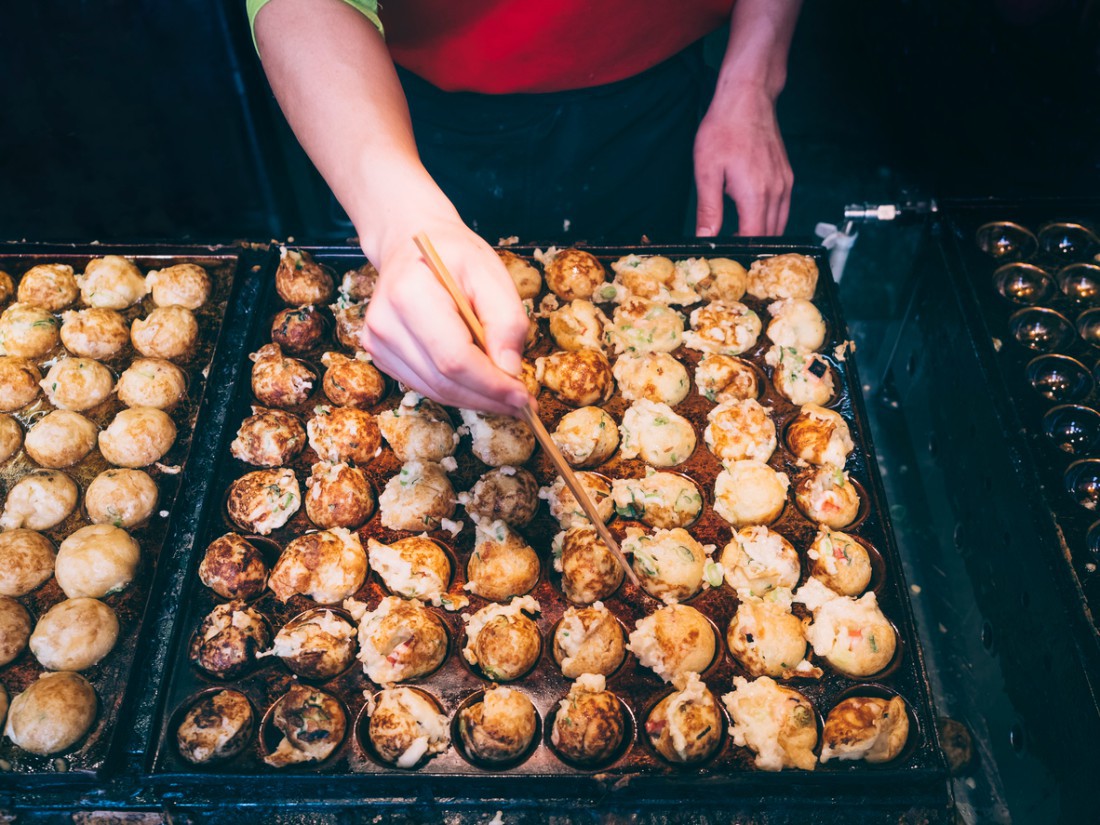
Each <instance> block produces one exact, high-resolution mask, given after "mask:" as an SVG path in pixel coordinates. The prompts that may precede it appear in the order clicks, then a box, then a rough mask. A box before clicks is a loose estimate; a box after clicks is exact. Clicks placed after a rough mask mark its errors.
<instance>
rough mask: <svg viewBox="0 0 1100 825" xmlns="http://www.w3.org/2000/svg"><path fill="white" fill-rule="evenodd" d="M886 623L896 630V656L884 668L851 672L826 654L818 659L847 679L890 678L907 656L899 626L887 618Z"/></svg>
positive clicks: (826, 667)
mask: <svg viewBox="0 0 1100 825" xmlns="http://www.w3.org/2000/svg"><path fill="white" fill-rule="evenodd" d="M886 623H887V624H888V625H890V627H891V628H892V629H893V631H894V656H893V658H891V659H890V661H889V662H888V663H887V664H886V667H884V668H883V669H882V670H878V671H875V672H874V673H850V672H848V671H846V670H844V669H843V668H840V667H837V666H836V665H835V664H833V663H832V662H830V661H829V660H828V659H826V658H825V657H824V656H821V657H818V659H819V660H820V662H821V664H822V665H823V666H824V667H823V669H827V670H831V671H833V673H839V674H840V675H841V676H843V677H844V678H846V679H857V680H858V679H874V680H882V679H889V678H890V677H891V676H893V675H894V674H895V673H896V672H897V670H898V668H900V667H901V660H902V659H903V658H905V639H904V638H903V637H902V635H901V631H899V630H898V626H897V625H896V624H894V622H893V621H891V620H890V619H889V618H887V619H886Z"/></svg>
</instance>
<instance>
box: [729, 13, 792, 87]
mask: <svg viewBox="0 0 1100 825" xmlns="http://www.w3.org/2000/svg"><path fill="white" fill-rule="evenodd" d="M801 8H802V0H738V2H737V3H735V4H734V7H733V12H732V14H731V15H730V36H729V43H728V44H727V46H726V54H725V56H724V57H723V59H722V67H721V69H720V70H719V73H718V85H717V87H716V89H715V97H721V96H724V95H726V94H735V93H737V92H738V91H739V90H743V89H745V88H746V87H747V86H752V87H756V88H758V89H759V90H760V91H762V92H763V93H764V94H766V95H767V96H768V97H769V98H771V100H773V101H774V100H775V99H776V98H778V97H779V93H780V92H781V91H783V86H784V84H785V83H786V81H787V56H788V54H789V52H790V48H791V38H792V37H793V36H794V28H795V24H796V23H797V22H798V13H799V11H800V10H801Z"/></svg>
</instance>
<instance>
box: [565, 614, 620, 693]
mask: <svg viewBox="0 0 1100 825" xmlns="http://www.w3.org/2000/svg"><path fill="white" fill-rule="evenodd" d="M591 606H592V605H585V607H583V608H578V612H579V611H580V610H583V609H585V608H588V607H591ZM608 612H609V613H610V611H608ZM611 618H612V619H614V620H615V624H616V625H618V627H619V633H621V634H622V639H623V658H622V659H620V660H619V663H618V664H617V665H615V667H614V668H613V669H612V670H610V671H609V672H608V673H604V674H602V675H603V676H604V678H606V679H610V678H611V677H612V676H614V675H615V674H616V673H618V672H619V671H620V670H622V668H623V665H624V664H625V663H626V660H627V658H628V657H629V655H630V652H629V651H628V650H627V649H626V643H627V641H629V634H628V633H627V630H626V627H625V626H624V625H623V623H622V620H621V619H619V617H618V616H616V615H615V614H614V613H611ZM562 619H564V616H563V617H562ZM562 619H558V620H557V621H556V622H554V626H553V627H552V628H551V629H550V634H549V635H548V636H547V645H548V647H549V650H550V656H551V658H553V660H554V664H556V665H557V666H558V669H559V670H560V669H561V662H559V661H558V657H557V653H556V652H555V649H554V639H555V638H556V637H557V635H558V628H560V627H561V623H562Z"/></svg>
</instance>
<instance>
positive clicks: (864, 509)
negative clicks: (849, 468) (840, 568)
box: [790, 467, 871, 532]
mask: <svg viewBox="0 0 1100 825" xmlns="http://www.w3.org/2000/svg"><path fill="white" fill-rule="evenodd" d="M818 469H820V468H816V467H815V468H814V470H815V471H816V470H818ZM798 481H799V480H798V479H796V480H794V481H792V482H791V488H790V494H791V496H793V498H794V506H795V509H797V510H798V512H799V513H801V514H802V516H803V517H805V518H806V519H808V520H809V521H810V522H811V523H812V524H821V523H823V522H822V521H821V519H819V518H817V517H815V516H813V515H811V514H810V513H808V512H806V509H805V508H803V506H802V503H801V502H800V501H799V500H798ZM847 483H848V484H851V485H852V487H853V488H855V491H856V497H857V498H858V499H859V508H858V509H857V510H856V516H855V518H854V519H852V520H851V521H850V522H848V523H847V524H845V525H843V526H840V527H831V529H833V530H842V531H844V532H851V531H852V530H854V529H856V528H857V527H858V526H859V525H861V524H862V523H863V522H864V521H866V520H867V516H869V515H870V513H871V503H870V501H868V498H867V490H866V489H864V487H863V485H862V484H860V483H859V482H858V481H856V480H855V479H854V478H852V477H851V476H850V475H849V476H848V480H847Z"/></svg>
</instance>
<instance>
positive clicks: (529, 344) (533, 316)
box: [520, 298, 539, 353]
mask: <svg viewBox="0 0 1100 825" xmlns="http://www.w3.org/2000/svg"><path fill="white" fill-rule="evenodd" d="M520 303H521V304H523V311H524V312H525V313H526V314H527V334H526V335H525V336H524V338H523V351H524V352H525V353H526V352H528V351H529V350H531V348H533V347H534V346H535V344H536V342H537V341H538V340H539V317H538V314H537V313H536V311H535V302H534V301H533V300H531V299H530V298H528V299H526V300H523V301H521V302H520Z"/></svg>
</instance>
